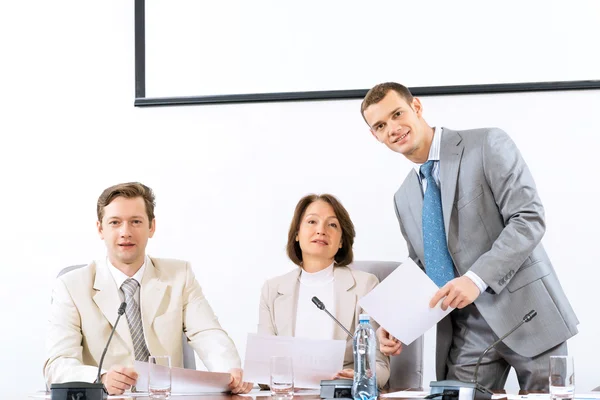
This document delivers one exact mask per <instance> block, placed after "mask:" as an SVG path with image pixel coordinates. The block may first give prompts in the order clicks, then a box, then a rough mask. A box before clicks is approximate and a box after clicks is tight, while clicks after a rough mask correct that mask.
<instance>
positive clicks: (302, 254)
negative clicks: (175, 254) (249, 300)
mask: <svg viewBox="0 0 600 400" xmlns="http://www.w3.org/2000/svg"><path fill="white" fill-rule="evenodd" d="M354 236H355V233H354V225H353V224H352V221H351V220H350V216H349V215H348V211H346V209H345V208H344V207H343V206H342V204H341V203H340V202H339V201H338V200H337V199H336V198H335V197H334V196H332V195H330V194H322V195H314V194H312V195H308V196H305V197H303V198H302V199H301V200H300V201H299V202H298V204H297V205H296V211H295V212H294V217H293V219H292V223H291V225H290V230H289V234H288V243H287V254H288V257H289V258H290V259H291V260H292V261H293V262H294V263H295V264H296V265H298V266H299V267H300V268H298V269H296V270H294V271H291V272H289V273H287V274H285V275H281V276H278V277H276V278H273V279H270V280H268V281H267V282H266V283H265V284H264V286H263V289H262V294H261V299H260V309H259V322H258V332H259V333H265V334H271V335H281V336H295V337H302V338H310V339H337V340H346V353H345V355H344V369H343V370H342V371H339V372H338V373H337V375H336V376H335V378H349V379H351V378H352V377H353V376H354V356H353V353H352V339H350V338H349V337H348V335H347V334H346V333H345V332H344V331H343V330H342V329H341V328H340V327H339V326H338V325H337V324H336V323H335V322H334V321H333V320H332V319H331V318H330V317H329V316H328V315H327V314H326V313H325V312H324V311H321V310H319V309H318V308H317V307H316V306H315V305H314V304H313V302H312V300H311V299H312V298H313V296H317V297H318V298H319V299H320V300H321V301H322V302H323V303H324V304H325V307H326V308H327V310H328V311H329V312H331V313H332V314H333V315H334V316H335V317H336V318H337V319H338V320H339V321H340V322H341V323H342V325H344V326H345V327H346V329H348V330H349V331H350V332H352V333H354V329H355V327H356V324H358V316H359V314H360V313H361V312H362V310H361V308H360V307H359V305H358V299H360V298H361V297H362V296H364V295H365V294H367V293H368V292H369V291H370V290H371V289H373V288H374V287H375V286H376V285H377V284H378V283H379V281H378V280H377V277H375V275H373V274H369V273H366V272H362V271H357V270H353V269H350V268H348V264H350V263H351V262H352V257H353V253H352V245H353V244H354ZM371 324H372V325H373V328H374V329H377V324H375V323H374V322H373V321H371ZM315 327H319V328H318V329H315ZM376 373H377V384H378V386H379V387H380V388H381V387H383V386H384V385H385V384H386V383H387V381H388V379H389V376H390V363H389V358H388V357H386V356H384V355H383V354H382V353H381V352H380V351H379V347H378V348H377V366H376Z"/></svg>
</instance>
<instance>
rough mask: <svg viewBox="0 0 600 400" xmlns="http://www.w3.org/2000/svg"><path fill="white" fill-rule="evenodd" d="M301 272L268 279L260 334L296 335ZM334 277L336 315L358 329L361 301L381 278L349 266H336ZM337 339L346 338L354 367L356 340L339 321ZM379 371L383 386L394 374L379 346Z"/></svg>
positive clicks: (347, 363)
mask: <svg viewBox="0 0 600 400" xmlns="http://www.w3.org/2000/svg"><path fill="white" fill-rule="evenodd" d="M300 272H302V269H301V268H297V269H295V270H293V271H291V272H289V273H287V274H285V275H281V276H278V277H276V278H273V279H270V280H268V281H267V282H265V284H264V286H263V289H262V294H261V297H260V309H259V318H258V333H264V334H270V335H278V336H294V332H295V328H296V327H295V323H296V311H297V309H298V289H299V286H300V285H299V278H300ZM333 276H334V279H335V280H334V284H333V286H334V291H335V311H334V312H332V314H333V315H334V316H335V317H336V318H337V319H338V320H339V321H340V322H341V323H342V325H344V326H345V327H346V329H348V330H349V331H350V332H354V330H355V328H356V324H357V323H358V317H359V314H360V313H361V312H362V309H361V308H360V306H359V305H358V300H359V299H360V298H361V297H363V296H364V295H366V294H367V293H369V292H370V291H371V289H373V288H374V287H375V286H377V284H378V283H379V281H378V280H377V277H376V276H375V275H373V274H369V273H367V272H363V271H357V270H353V269H350V268H348V267H334V268H333ZM330 311H331V310H330ZM371 325H372V326H373V328H374V329H377V328H378V327H379V325H377V323H375V321H371ZM333 339H336V340H345V341H346V353H345V355H344V368H353V367H354V355H353V353H352V339H350V338H349V337H348V335H347V334H346V332H344V331H343V330H342V328H340V327H339V326H338V325H337V324H336V325H335V330H334V335H333ZM376 374H377V384H378V386H379V387H383V386H384V385H385V384H386V383H387V381H388V379H389V377H390V359H389V357H387V356H384V355H383V354H382V353H381V352H380V351H379V345H378V346H377V369H376Z"/></svg>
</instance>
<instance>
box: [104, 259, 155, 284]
mask: <svg viewBox="0 0 600 400" xmlns="http://www.w3.org/2000/svg"><path fill="white" fill-rule="evenodd" d="M147 262H148V256H146V257H145V258H144V263H143V264H142V266H141V267H140V269H138V270H137V272H136V273H135V274H134V275H133V276H132V277H131V278H133V279H135V280H136V281H137V282H138V283H139V284H140V286H141V285H142V277H143V276H144V271H145V270H146V263H147ZM106 265H107V266H108V270H109V271H110V274H111V275H112V277H113V279H114V280H115V283H116V284H117V288H118V289H120V288H121V285H123V282H125V281H126V280H127V279H129V277H128V276H127V275H125V274H124V273H123V272H121V270H119V269H118V268H117V267H115V266H114V265H112V263H111V262H110V260H109V259H108V257H106Z"/></svg>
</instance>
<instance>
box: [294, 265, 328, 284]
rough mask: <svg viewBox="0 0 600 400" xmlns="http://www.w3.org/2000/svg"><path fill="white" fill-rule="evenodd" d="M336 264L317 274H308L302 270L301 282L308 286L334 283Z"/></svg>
mask: <svg viewBox="0 0 600 400" xmlns="http://www.w3.org/2000/svg"><path fill="white" fill-rule="evenodd" d="M333 264H334V263H331V265H330V266H329V267H327V268H325V269H322V270H320V271H317V272H306V271H305V270H304V269H302V272H301V274H300V282H302V283H303V284H308V285H315V284H324V283H328V282H331V281H333V268H334V266H333Z"/></svg>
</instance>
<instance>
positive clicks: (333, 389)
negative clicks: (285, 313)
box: [312, 296, 354, 399]
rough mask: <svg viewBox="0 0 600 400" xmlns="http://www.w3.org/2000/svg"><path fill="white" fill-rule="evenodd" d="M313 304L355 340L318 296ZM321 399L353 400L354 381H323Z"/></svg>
mask: <svg viewBox="0 0 600 400" xmlns="http://www.w3.org/2000/svg"><path fill="white" fill-rule="evenodd" d="M312 302H313V303H314V304H315V306H317V308H318V309H319V310H323V311H325V312H326V313H327V315H329V317H330V318H331V319H332V320H334V321H335V323H336V324H338V325H339V326H340V328H342V329H343V330H344V332H346V333H347V334H348V337H349V338H350V339H354V336H353V335H352V334H351V333H350V331H349V330H348V329H346V327H344V325H342V323H341V322H340V321H338V320H337V318H336V317H334V316H333V315H331V313H330V312H329V311H327V309H326V308H325V304H323V302H322V301H321V300H319V298H318V297H317V296H314V297H313V298H312ZM320 396H321V399H351V398H352V379H331V380H321V393H320Z"/></svg>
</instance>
